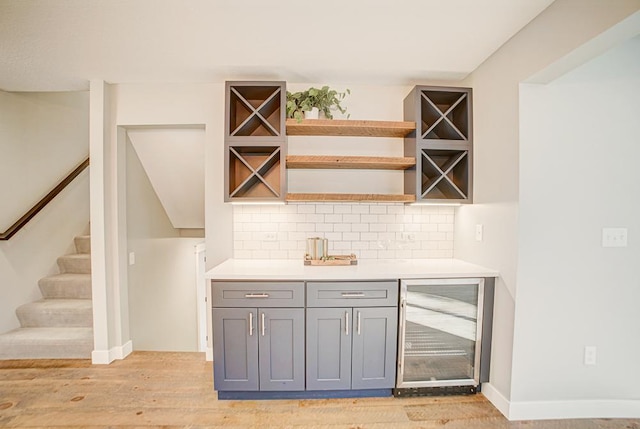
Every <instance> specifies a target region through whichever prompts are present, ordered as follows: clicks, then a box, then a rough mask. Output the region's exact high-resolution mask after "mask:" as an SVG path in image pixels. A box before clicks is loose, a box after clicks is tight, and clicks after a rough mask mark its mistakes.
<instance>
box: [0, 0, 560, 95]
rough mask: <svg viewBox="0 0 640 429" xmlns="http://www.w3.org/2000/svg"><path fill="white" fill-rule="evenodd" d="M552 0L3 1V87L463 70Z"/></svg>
mask: <svg viewBox="0 0 640 429" xmlns="http://www.w3.org/2000/svg"><path fill="white" fill-rule="evenodd" d="M552 2H553V0H395V1H391V0H323V1H309V2H306V1H303V0H271V1H268V0H215V1H214V0H56V1H50V0H0V89H2V90H5V91H54V90H55V91H60V90H79V89H87V88H88V81H89V80H90V79H104V80H106V81H107V82H111V83H122V82H215V81H222V80H225V79H253V78H258V79H278V80H286V81H288V82H292V83H293V82H314V83H320V82H331V83H349V82H362V83H380V84H407V85H409V84H414V83H419V82H424V81H426V80H432V79H444V80H457V79H461V78H464V77H465V76H466V75H468V74H469V73H470V72H471V71H473V70H474V69H475V68H476V67H477V66H478V65H480V64H481V63H482V62H483V61H484V60H485V59H486V58H487V57H489V56H490V55H491V54H492V53H493V52H494V51H495V50H497V49H498V48H499V47H500V46H501V45H502V44H503V43H505V42H506V41H507V40H508V39H509V38H510V37H511V36H513V35H514V34H515V33H517V32H518V31H519V30H520V29H521V28H522V27H523V26H525V25H526V24H527V23H528V22H529V21H531V20H532V19H533V18H534V17H535V16H536V15H538V14H539V13H540V12H541V11H542V10H544V9H545V8H546V7H547V6H549V5H550V4H551V3H552Z"/></svg>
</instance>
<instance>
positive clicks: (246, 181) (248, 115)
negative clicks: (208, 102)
mask: <svg viewBox="0 0 640 429" xmlns="http://www.w3.org/2000/svg"><path fill="white" fill-rule="evenodd" d="M285 86H286V85H285V83H284V82H281V81H278V82H249V81H235V82H226V85H225V134H224V147H225V149H224V157H225V174H224V181H225V196H224V198H225V199H224V200H225V202H229V201H284V199H285V195H286V169H285V159H286V155H287V136H286V133H285V111H286V105H285V103H286V88H285Z"/></svg>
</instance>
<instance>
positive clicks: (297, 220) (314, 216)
mask: <svg viewBox="0 0 640 429" xmlns="http://www.w3.org/2000/svg"><path fill="white" fill-rule="evenodd" d="M454 218H455V208H454V207H438V206H409V205H404V204H401V203H356V204H352V203H291V204H287V205H273V206H271V205H264V206H262V205H260V206H252V205H236V206H234V207H233V232H234V257H235V258H238V259H302V258H303V257H304V253H305V249H306V239H307V238H309V237H324V238H327V239H328V240H329V253H330V254H347V253H355V254H356V255H357V257H358V258H360V259H377V258H381V259H382V258H390V259H400V258H451V257H453V232H454V220H455V219H454ZM266 232H275V233H276V234H277V235H276V237H277V240H276V241H267V240H266V239H265V237H266V234H265V233H266Z"/></svg>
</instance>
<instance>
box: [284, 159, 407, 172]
mask: <svg viewBox="0 0 640 429" xmlns="http://www.w3.org/2000/svg"><path fill="white" fill-rule="evenodd" d="M415 165H416V159H415V158H410V157H384V156H335V155H288V156H287V168H315V169H376V170H406V169H407V168H411V167H413V166H415Z"/></svg>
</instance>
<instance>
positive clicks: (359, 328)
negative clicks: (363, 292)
mask: <svg viewBox="0 0 640 429" xmlns="http://www.w3.org/2000/svg"><path fill="white" fill-rule="evenodd" d="M357 329H358V335H360V312H359V311H358V328H357Z"/></svg>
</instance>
